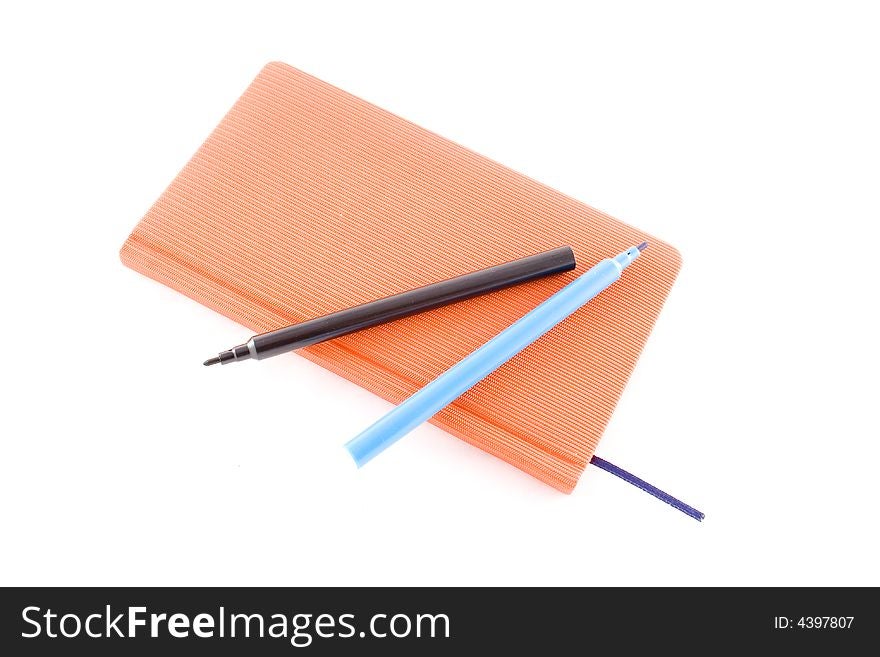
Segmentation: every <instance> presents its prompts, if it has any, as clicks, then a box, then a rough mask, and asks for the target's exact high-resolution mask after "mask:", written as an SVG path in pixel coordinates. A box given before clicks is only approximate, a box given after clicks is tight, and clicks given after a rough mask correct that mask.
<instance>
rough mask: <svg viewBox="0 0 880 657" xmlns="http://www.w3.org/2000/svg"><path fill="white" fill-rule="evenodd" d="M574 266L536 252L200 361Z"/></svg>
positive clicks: (278, 345) (243, 356)
mask: <svg viewBox="0 0 880 657" xmlns="http://www.w3.org/2000/svg"><path fill="white" fill-rule="evenodd" d="M574 268H575V260H574V253H573V252H572V250H571V247H568V246H562V247H559V248H558V249H553V250H551V251H545V252H543V253H538V254H537V255H532V256H527V257H525V258H520V259H519V260H514V261H512V262H508V263H505V264H503V265H496V266H495V267H489V268H488V269H481V270H480V271H475V272H472V273H470V274H464V275H463V276H458V277H456V278H450V279H449V280H446V281H441V282H439V283H432V284H431V285H426V286H424V287H420V288H416V289H415V290H410V291H408V292H401V293H400V294H395V295H394V296H390V297H385V298H384V299H379V300H377V301H371V302H369V303H365V304H362V305H360V306H355V307H353V308H347V309H346V310H340V311H339V312H335V313H331V314H330V315H324V316H323V317H318V318H316V319H310V320H308V321H306V322H302V323H300V324H294V325H293V326H288V327H286V328H281V329H278V330H276V331H270V332H269V333H261V334H260V335H255V336H254V337H252V338H251V339H250V340H248V341H247V342H246V343H245V344H240V345H238V346H237V347H233V348H232V349H229V350H227V351H221V352H220V354H219V355H217V356H215V357H214V358H209V359H208V360H206V361H205V365H215V364H217V363H220V364H224V365H225V364H226V363H231V362H234V361H238V360H247V359H249V358H255V359H257V360H261V359H263V358H269V357H271V356H277V355H278V354H283V353H286V352H288V351H293V350H294V349H301V348H302V347H308V346H309V345H312V344H316V343H318V342H323V341H324V340H331V339H333V338H338V337H340V336H342V335H347V334H348V333H353V332H354V331H360V330H361V329H365V328H369V327H371V326H376V325H378V324H384V323H385V322H390V321H392V320H395V319H401V318H402V317H408V316H410V315H414V314H416V313H420V312H422V311H425V310H431V309H432V308H437V307H439V306H444V305H446V304H449V303H455V302H456V301H463V300H464V299H470V298H471V297H475V296H477V295H480V294H486V293H487V292H494V291H495V290H500V289H502V288H505V287H510V286H511V285H516V284H518V283H525V282H526V281H531V280H534V279H536V278H540V277H541V276H547V275H549V274H557V273H560V272H564V271H571V270H572V269H574Z"/></svg>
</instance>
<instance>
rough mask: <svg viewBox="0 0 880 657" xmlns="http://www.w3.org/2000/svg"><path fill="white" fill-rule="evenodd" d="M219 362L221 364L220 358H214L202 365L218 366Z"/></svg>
mask: <svg viewBox="0 0 880 657" xmlns="http://www.w3.org/2000/svg"><path fill="white" fill-rule="evenodd" d="M219 362H220V356H214V357H213V358H209V359H208V360H206V361H205V362H204V363H202V365H205V366H207V365H216V364H217V363H219Z"/></svg>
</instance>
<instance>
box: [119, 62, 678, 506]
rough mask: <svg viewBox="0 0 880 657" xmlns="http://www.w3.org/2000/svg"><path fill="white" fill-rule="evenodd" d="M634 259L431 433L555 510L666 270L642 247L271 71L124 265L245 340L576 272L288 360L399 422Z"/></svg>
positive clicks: (604, 222) (148, 223) (178, 184)
mask: <svg viewBox="0 0 880 657" xmlns="http://www.w3.org/2000/svg"><path fill="white" fill-rule="evenodd" d="M643 241H649V242H650V244H651V246H650V248H649V249H648V250H647V251H645V253H644V254H643V255H642V257H641V258H640V260H639V266H638V267H632V268H630V269H628V270H627V272H626V276H624V277H622V278H621V279H620V280H619V281H618V282H617V283H615V284H614V285H613V286H612V287H610V288H609V289H607V290H606V291H605V292H603V293H602V294H601V295H599V297H597V298H596V299H594V300H593V301H591V302H590V303H588V304H587V305H585V306H584V307H583V308H581V309H580V310H579V311H577V312H576V313H575V314H574V315H572V316H571V317H569V318H568V319H567V320H566V321H564V322H563V323H562V324H560V325H559V326H557V327H556V328H554V329H553V330H552V331H551V332H550V333H548V334H547V335H545V336H544V337H543V338H541V339H540V340H538V341H537V342H536V343H535V344H533V345H531V346H530V347H528V348H527V349H526V350H525V351H523V352H521V353H520V354H518V355H517V356H515V357H514V358H513V359H512V360H511V361H509V362H508V363H506V364H505V365H503V366H502V367H501V368H500V369H499V370H497V371H496V372H495V373H494V374H492V375H491V376H489V377H488V378H487V379H485V380H483V381H482V382H480V383H479V384H477V385H476V386H475V387H474V388H472V389H471V390H469V391H468V392H466V393H465V394H464V395H462V396H461V397H460V398H459V399H457V400H456V401H455V402H453V403H452V404H451V405H450V406H448V407H447V408H445V409H444V410H442V411H441V412H439V413H438V414H437V415H435V416H434V418H433V419H432V420H431V421H432V422H433V423H434V424H436V425H437V426H439V427H442V428H443V429H444V430H446V431H447V432H449V433H450V434H452V435H454V436H456V437H458V438H460V439H462V440H465V441H467V442H469V443H471V444H473V445H476V446H477V447H479V448H481V449H483V450H485V451H487V452H489V453H491V454H494V455H495V456H497V457H499V458H502V459H504V460H505V461H507V462H509V463H511V464H513V465H515V466H516V467H518V468H520V469H522V470H524V471H525V472H528V473H529V474H531V475H533V476H535V477H537V478H538V479H540V480H542V481H544V482H546V483H548V484H550V485H551V486H554V487H555V488H557V489H559V490H561V491H563V492H571V490H572V489H573V488H574V486H575V484H576V483H577V481H578V478H579V477H580V475H581V474H582V473H583V471H584V469H585V468H586V466H587V464H588V463H589V462H590V458H591V457H592V455H593V452H594V451H595V449H596V446H597V444H598V442H599V439H600V438H601V436H602V432H603V431H604V429H605V426H606V425H607V423H608V420H609V418H610V417H611V413H612V411H613V410H614V406H615V405H616V404H617V400H618V399H619V397H620V394H621V392H622V391H623V388H624V385H625V384H626V381H627V379H628V378H629V375H630V374H631V372H632V370H633V367H634V366H635V362H636V359H637V358H638V356H639V353H640V352H641V350H642V347H643V346H644V344H645V341H646V340H647V337H648V334H649V333H650V331H651V327H652V326H653V324H654V322H655V321H656V319H657V316H658V314H659V312H660V309H661V307H662V305H663V302H664V301H665V299H666V297H667V295H668V293H669V290H670V288H671V286H672V283H673V281H674V280H675V277H676V275H677V273H678V271H679V268H680V266H681V259H680V256H679V254H678V252H677V251H676V250H675V249H674V248H673V247H672V246H670V245H668V244H666V243H664V242H662V241H661V240H659V239H657V238H656V237H653V236H650V235H647V234H646V233H644V232H642V231H639V230H637V229H635V228H632V227H630V226H627V225H626V224H623V223H621V222H620V221H618V220H616V219H613V218H612V217H609V216H608V215H606V214H604V213H602V212H599V211H598V210H594V209H593V208H591V207H589V206H587V205H585V204H583V203H581V202H579V201H576V200H574V199H571V198H569V197H567V196H565V195H564V194H561V193H559V192H557V191H554V190H552V189H550V188H548V187H546V186H544V185H542V184H540V183H538V182H535V181H534V180H531V179H529V178H527V177H526V176H523V175H521V174H519V173H516V172H515V171H511V170H510V169H508V168H506V167H504V166H502V165H500V164H498V163H496V162H493V161H491V160H489V159H487V158H485V157H482V156H480V155H478V154H476V153H473V152H472V151H469V150H468V149H466V148H463V147H462V146H459V145H457V144H455V143H453V142H451V141H449V140H447V139H444V138H443V137H440V136H438V135H436V134H434V133H432V132H429V131H427V130H425V129H423V128H420V127H419V126H416V125H413V124H412V123H409V122H408V121H405V120H404V119H401V118H399V117H397V116H394V115H393V114H391V113H389V112H386V111H385V110H382V109H380V108H378V107H376V106H374V105H371V104H370V103H368V102H366V101H363V100H361V99H359V98H356V97H354V96H352V95H350V94H348V93H346V92H344V91H342V90H340V89H337V88H335V87H333V86H331V85H329V84H327V83H325V82H322V81H320V80H317V79H315V78H313V77H311V76H309V75H307V74H305V73H302V72H300V71H298V70H296V69H294V68H291V67H290V66H287V65H285V64H281V63H271V64H269V65H267V66H266V67H265V68H264V69H263V70H262V71H261V72H260V74H259V75H258V76H257V77H256V79H255V80H254V81H253V83H252V84H251V85H250V86H249V87H248V89H247V90H246V91H245V93H244V95H242V97H241V98H240V99H239V100H238V101H237V102H236V104H235V105H234V106H233V107H232V109H231V110H230V111H229V113H228V114H227V115H226V116H225V117H224V118H223V120H222V121H221V122H220V125H218V126H217V128H216V129H215V130H214V132H213V133H212V134H211V135H210V136H209V137H208V139H207V140H206V141H205V143H204V144H203V145H202V146H201V148H199V150H198V151H197V152H196V154H195V155H194V156H193V158H192V159H191V160H190V162H189V163H188V164H187V165H186V166H185V167H184V169H183V171H181V172H180V174H179V175H178V176H177V178H175V179H174V181H173V182H172V183H171V185H170V186H169V187H168V189H167V190H165V192H164V193H163V194H162V196H161V197H160V198H159V199H158V200H157V201H156V203H155V204H154V205H153V207H152V208H151V209H150V210H149V212H147V214H146V216H145V217H144V218H143V219H142V220H141V221H140V222H139V223H138V224H137V226H136V227H135V229H134V231H133V232H132V233H131V235H130V236H129V238H128V240H126V242H125V244H124V245H123V247H122V251H121V257H122V261H123V262H124V263H125V264H126V265H127V266H129V267H131V268H133V269H135V270H137V271H140V272H142V273H144V274H146V275H147V276H150V277H151V278H154V279H156V280H157V281H160V282H162V283H164V284H166V285H168V286H170V287H172V288H174V289H176V290H178V291H180V292H183V293H184V294H186V295H187V296H189V297H191V298H193V299H195V300H196V301H199V302H200V303H202V304H204V305H206V306H208V307H210V308H213V309H215V310H217V311H218V312H221V313H223V314H224V315H226V316H227V317H230V318H232V319H234V320H236V321H237V322H240V323H241V324H243V325H244V326H246V327H247V328H248V329H250V330H251V331H253V332H256V333H259V332H264V331H269V330H273V329H277V328H280V327H282V326H286V325H289V324H293V323H296V322H301V321H304V320H307V319H311V318H314V317H318V316H320V315H324V314H327V313H330V312H334V311H337V310H342V309H344V308H348V307H350V306H353V305H357V304H361V303H365V302H368V301H372V300H374V299H378V298H381V297H385V296H388V295H391V294H396V293H398V292H403V291H405V290H408V289H412V288H415V287H419V286H422V285H427V284H429V283H433V282H436V281H439V280H443V279H447V278H452V277H454V276H459V275H461V274H465V273H468V272H471V271H474V270H477V269H481V268H485V267H489V266H492V265H496V264H499V263H502V262H507V261H510V260H514V259H516V258H520V257H523V256H526V255H531V254H534V253H537V252H539V251H543V250H547V249H550V248H554V247H557V246H561V245H570V246H571V247H572V248H573V249H574V252H575V255H576V257H577V260H578V267H577V269H576V270H575V271H573V272H569V273H566V274H560V275H556V276H550V277H547V278H543V279H541V280H537V281H532V282H530V283H526V284H523V285H519V286H516V287H514V288H509V289H506V290H502V291H499V292H494V293H492V294H489V295H485V296H482V297H477V298H474V299H470V300H467V301H463V302H461V303H457V304H454V305H451V306H446V307H443V308H438V309H435V310H432V311H429V312H426V313H422V314H420V315H415V316H412V317H408V318H405V319H401V320H397V321H395V322H391V323H389V324H385V325H382V326H378V327H374V328H371V329H367V330H364V331H360V332H358V333H353V334H350V335H347V336H344V337H341V338H337V339H335V340H332V341H329V342H324V343H321V344H317V345H313V346H311V347H307V348H305V349H303V350H301V351H299V352H297V353H299V354H300V355H302V356H304V357H306V358H308V359H310V360H312V361H314V362H316V363H318V364H319V365H321V366H323V367H325V368H327V369H329V370H331V371H333V372H336V373H337V374H339V375H341V376H343V377H345V378H346V379H349V380H350V381H353V382H354V383H357V384H358V385H361V386H363V387H364V388H366V389H368V390H371V391H373V392H374V393H376V394H378V395H379V396H381V397H383V398H384V399H387V400H388V401H391V402H393V403H399V402H401V401H403V400H404V399H405V398H406V397H408V396H410V395H411V394H413V393H414V392H416V391H417V390H418V389H420V388H421V387H422V386H424V385H425V384H426V383H428V382H430V381H431V380H433V379H434V378H436V377H437V376H438V375H439V374H441V373H442V372H444V371H445V370H446V369H448V368H449V367H451V366H452V365H454V364H455V363H457V362H458V361H459V360H461V359H462V358H463V357H464V356H466V355H468V354H469V353H470V352H472V351H473V350H474V349H476V348H477V347H479V346H480V345H482V344H483V343H484V342H486V341H487V340H489V339H490V338H492V337H493V336H495V335H496V334H497V333H499V332H501V331H502V330H504V329H505V328H506V327H507V326H509V325H510V324H512V323H513V322H514V321H516V320H517V319H519V318H520V317H521V316H522V315H524V314H526V313H527V312H528V311H530V310H532V309H533V308H534V307H535V306H537V305H538V304H539V303H541V302H542V301H543V300H545V299H546V298H548V297H549V296H550V295H552V294H553V293H555V292H556V291H558V290H559V289H560V288H562V287H563V286H564V285H565V284H567V283H569V282H571V281H572V280H573V279H574V278H575V277H577V276H579V275H580V274H582V273H583V272H584V271H586V270H587V269H589V267H591V266H592V265H593V264H595V263H596V262H598V261H599V260H602V259H604V258H607V257H609V256H611V255H614V254H616V253H619V252H620V251H622V250H624V249H626V248H628V247H630V246H632V245H633V244H638V243H640V242H643ZM350 437H351V436H340V437H339V441H340V445H342V443H344V442H345V441H346V440H347V439H348V438H350Z"/></svg>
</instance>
